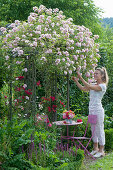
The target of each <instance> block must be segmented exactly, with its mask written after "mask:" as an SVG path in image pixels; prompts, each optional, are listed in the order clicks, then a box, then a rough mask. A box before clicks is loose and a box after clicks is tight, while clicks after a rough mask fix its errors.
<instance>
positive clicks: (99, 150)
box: [72, 67, 108, 158]
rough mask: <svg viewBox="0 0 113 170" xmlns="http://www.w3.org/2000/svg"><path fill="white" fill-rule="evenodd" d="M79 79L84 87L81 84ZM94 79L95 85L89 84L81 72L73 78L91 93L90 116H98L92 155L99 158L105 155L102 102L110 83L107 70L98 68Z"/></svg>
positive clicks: (80, 86)
mask: <svg viewBox="0 0 113 170" xmlns="http://www.w3.org/2000/svg"><path fill="white" fill-rule="evenodd" d="M79 79H80V80H81V82H82V83H83V85H84V86H82V85H81V84H80V83H79V81H78V80H79ZM94 79H95V84H94V83H92V84H89V83H88V82H86V81H85V80H84V79H83V78H82V76H81V74H80V73H79V72H77V77H72V80H73V81H74V82H75V83H76V85H77V86H78V87H79V88H80V89H81V90H82V91H89V92H90V102H89V114H93V115H97V124H96V127H95V134H94V136H93V151H92V152H91V154H92V155H94V157H96V158H98V157H101V156H104V155H105V154H104V145H105V132H104V109H103V107H102V104H101V100H102V98H103V95H104V94H105V92H106V85H107V83H108V75H107V71H106V69H105V68H104V67H102V68H97V69H96V70H95V72H94ZM91 130H92V131H93V125H91ZM98 143H99V146H98Z"/></svg>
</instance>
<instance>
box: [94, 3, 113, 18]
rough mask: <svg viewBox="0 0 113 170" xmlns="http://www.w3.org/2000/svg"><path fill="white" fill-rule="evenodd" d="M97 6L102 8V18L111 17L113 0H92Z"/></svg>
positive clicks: (112, 15)
mask: <svg viewBox="0 0 113 170" xmlns="http://www.w3.org/2000/svg"><path fill="white" fill-rule="evenodd" d="M93 1H94V3H95V5H96V6H97V7H100V8H102V9H103V11H104V13H103V14H102V18H106V17H108V18H110V17H113V0H93Z"/></svg>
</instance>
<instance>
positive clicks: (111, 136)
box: [105, 128, 113, 151]
mask: <svg viewBox="0 0 113 170" xmlns="http://www.w3.org/2000/svg"><path fill="white" fill-rule="evenodd" d="M105 137H106V144H105V149H106V151H109V150H113V129H112V128H111V129H106V130H105Z"/></svg>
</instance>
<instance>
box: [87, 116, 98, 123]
mask: <svg viewBox="0 0 113 170" xmlns="http://www.w3.org/2000/svg"><path fill="white" fill-rule="evenodd" d="M88 123H90V124H96V123H97V115H88Z"/></svg>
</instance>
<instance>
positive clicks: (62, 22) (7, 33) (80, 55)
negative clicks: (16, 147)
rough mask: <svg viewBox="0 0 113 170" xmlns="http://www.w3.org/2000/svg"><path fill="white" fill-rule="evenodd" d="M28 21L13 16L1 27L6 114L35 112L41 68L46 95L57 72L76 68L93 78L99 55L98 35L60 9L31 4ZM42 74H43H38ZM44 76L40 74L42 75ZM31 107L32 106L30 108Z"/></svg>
mask: <svg viewBox="0 0 113 170" xmlns="http://www.w3.org/2000/svg"><path fill="white" fill-rule="evenodd" d="M33 10H34V12H32V13H30V16H28V20H27V21H23V22H20V21H18V20H15V22H14V23H12V24H10V26H9V27H8V29H6V28H4V27H1V28H0V30H1V31H2V33H3V36H2V54H3V57H4V67H5V68H6V74H7V75H8V76H6V77H7V78H6V81H7V83H8V85H9V87H10V91H9V108H10V109H9V112H10V113H9V116H10V119H11V117H12V113H13V112H14V111H16V110H17V109H18V112H20V113H21V112H23V113H22V114H23V115H26V113H29V112H30V114H31V113H35V112H36V109H37V104H36V97H37V89H36V87H37V86H38V85H39V84H40V82H37V72H40V73H42V72H44V80H45V84H46V85H45V88H46V93H47V94H46V95H47V97H48V95H49V93H50V91H52V88H50V85H48V83H49V82H51V83H52V82H54V80H55V79H54V80H53V77H54V75H56V73H57V74H59V73H60V74H63V75H67V76H70V75H72V74H73V73H74V72H75V71H76V70H79V71H80V72H81V73H82V74H84V75H85V76H86V77H88V79H89V80H90V78H92V75H93V72H94V69H95V67H96V65H97V62H98V59H99V58H100V55H99V54H98V51H99V44H98V43H96V39H98V35H92V32H90V30H89V29H88V28H86V27H84V26H79V25H74V24H73V19H72V18H68V19H66V17H65V16H64V15H63V12H62V11H59V9H57V8H56V9H47V8H46V7H45V6H43V5H41V6H40V7H39V8H38V7H34V8H33ZM41 75H42V74H41ZM42 79H43V78H42ZM31 108H32V109H31Z"/></svg>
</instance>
